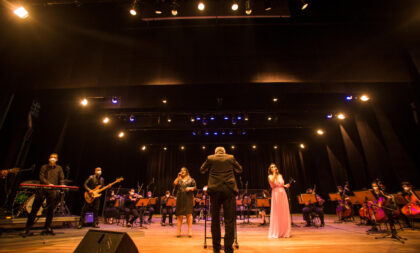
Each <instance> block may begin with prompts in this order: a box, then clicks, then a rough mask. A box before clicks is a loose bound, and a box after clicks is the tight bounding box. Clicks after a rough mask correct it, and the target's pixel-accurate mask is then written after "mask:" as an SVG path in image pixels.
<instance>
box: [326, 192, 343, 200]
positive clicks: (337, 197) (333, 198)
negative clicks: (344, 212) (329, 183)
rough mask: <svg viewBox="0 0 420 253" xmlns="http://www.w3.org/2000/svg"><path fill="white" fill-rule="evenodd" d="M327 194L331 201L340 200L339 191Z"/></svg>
mask: <svg viewBox="0 0 420 253" xmlns="http://www.w3.org/2000/svg"><path fill="white" fill-rule="evenodd" d="M328 195H329V196H330V200H331V201H340V200H341V196H340V193H329V194H328Z"/></svg>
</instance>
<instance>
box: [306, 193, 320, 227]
mask: <svg viewBox="0 0 420 253" xmlns="http://www.w3.org/2000/svg"><path fill="white" fill-rule="evenodd" d="M306 193H307V194H315V193H314V192H313V190H312V188H308V189H307V190H306ZM315 197H316V200H317V202H316V203H305V207H304V208H303V209H302V214H303V219H304V220H305V221H306V225H305V227H310V226H311V213H316V214H318V216H319V219H320V220H321V227H323V226H325V223H324V208H323V205H324V202H325V200H323V199H322V198H321V197H320V196H319V195H318V194H315Z"/></svg>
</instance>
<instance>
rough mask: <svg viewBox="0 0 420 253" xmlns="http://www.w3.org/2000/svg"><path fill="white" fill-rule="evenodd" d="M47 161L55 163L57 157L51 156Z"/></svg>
mask: <svg viewBox="0 0 420 253" xmlns="http://www.w3.org/2000/svg"><path fill="white" fill-rule="evenodd" d="M48 161H50V163H55V162H57V159H56V158H55V157H51V158H50V159H49V160H48Z"/></svg>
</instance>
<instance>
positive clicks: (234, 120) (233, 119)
mask: <svg viewBox="0 0 420 253" xmlns="http://www.w3.org/2000/svg"><path fill="white" fill-rule="evenodd" d="M236 123H237V121H236V118H235V117H232V125H236Z"/></svg>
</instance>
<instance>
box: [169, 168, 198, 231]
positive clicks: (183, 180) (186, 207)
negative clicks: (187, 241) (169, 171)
mask: <svg viewBox="0 0 420 253" xmlns="http://www.w3.org/2000/svg"><path fill="white" fill-rule="evenodd" d="M174 185H175V187H176V189H177V193H176V211H175V214H176V216H177V235H176V236H177V237H181V226H182V220H183V218H184V216H186V217H187V223H188V237H192V221H193V217H192V213H193V198H194V191H195V189H196V183H195V180H194V179H193V178H191V177H190V173H189V172H188V169H187V168H186V167H182V168H181V170H180V172H179V173H178V177H177V178H176V179H175V181H174Z"/></svg>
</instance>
